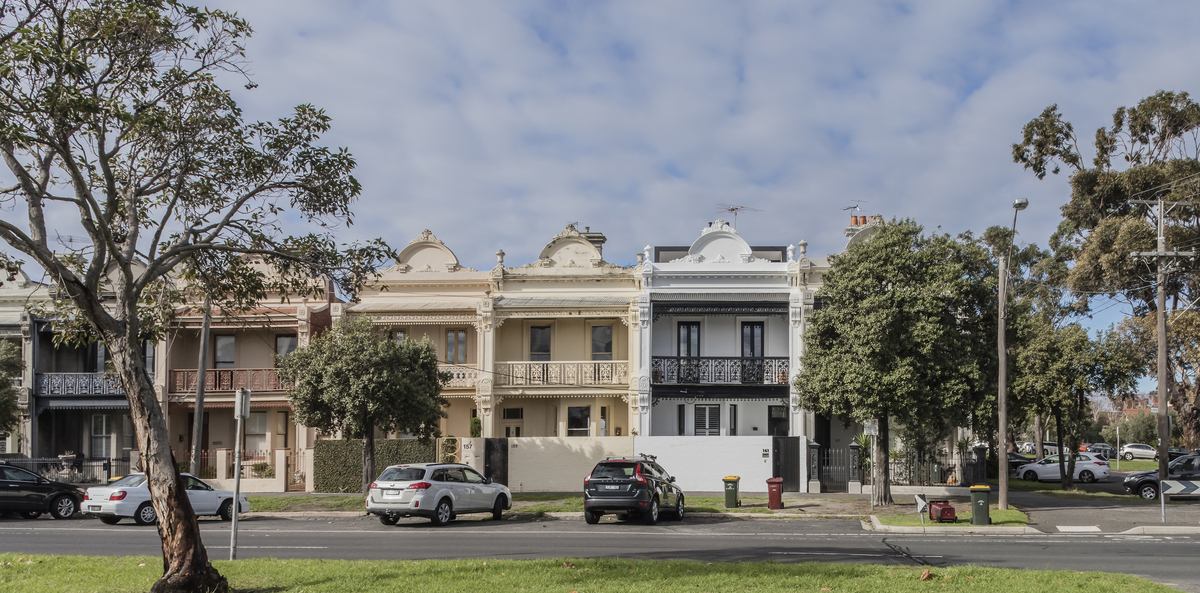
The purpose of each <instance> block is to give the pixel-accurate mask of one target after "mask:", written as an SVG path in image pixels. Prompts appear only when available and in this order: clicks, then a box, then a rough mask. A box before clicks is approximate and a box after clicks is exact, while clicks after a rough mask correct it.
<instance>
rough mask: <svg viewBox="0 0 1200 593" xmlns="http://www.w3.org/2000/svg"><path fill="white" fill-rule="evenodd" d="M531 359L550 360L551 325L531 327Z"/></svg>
mask: <svg viewBox="0 0 1200 593" xmlns="http://www.w3.org/2000/svg"><path fill="white" fill-rule="evenodd" d="M529 360H550V326H549V325H535V326H532V327H530V328H529Z"/></svg>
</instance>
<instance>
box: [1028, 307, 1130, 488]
mask: <svg viewBox="0 0 1200 593" xmlns="http://www.w3.org/2000/svg"><path fill="white" fill-rule="evenodd" d="M1027 331H1028V332H1029V333H1030V334H1031V335H1029V336H1027V337H1026V339H1025V340H1024V343H1023V344H1022V347H1021V348H1019V349H1018V350H1017V356H1016V358H1017V367H1018V368H1019V369H1020V372H1019V373H1018V374H1017V376H1016V377H1015V380H1014V381H1013V393H1014V395H1015V396H1016V397H1017V399H1019V400H1020V401H1022V402H1023V404H1024V405H1025V406H1026V407H1027V408H1029V409H1032V410H1035V411H1036V412H1037V413H1039V414H1041V415H1043V416H1049V417H1051V418H1053V419H1054V425H1055V430H1056V432H1057V437H1056V438H1057V441H1058V443H1059V446H1060V450H1061V451H1066V452H1070V451H1078V450H1079V444H1080V442H1081V436H1082V435H1083V433H1084V431H1085V430H1086V429H1087V428H1088V427H1089V426H1090V425H1091V423H1092V406H1091V400H1092V397H1093V396H1094V395H1096V394H1103V395H1105V396H1108V397H1109V398H1113V399H1115V398H1117V397H1118V396H1120V395H1121V394H1123V393H1128V392H1129V391H1131V390H1132V389H1133V388H1134V385H1135V383H1136V379H1137V376H1138V375H1139V373H1140V371H1139V369H1140V362H1139V359H1138V357H1137V355H1136V353H1135V352H1134V350H1133V347H1132V345H1131V344H1130V343H1129V342H1128V341H1126V340H1124V339H1123V338H1122V336H1121V335H1120V334H1118V333H1117V332H1116V331H1114V330H1109V331H1106V332H1098V333H1097V335H1096V337H1095V338H1094V339H1093V338H1092V337H1091V336H1090V335H1088V332H1087V330H1085V329H1084V328H1083V327H1082V326H1080V325H1079V324H1077V323H1072V324H1068V325H1065V326H1063V327H1055V326H1054V324H1053V323H1052V322H1051V321H1050V320H1049V319H1048V318H1046V317H1045V316H1037V317H1036V318H1035V323H1033V324H1030V325H1029V326H1027ZM1058 467H1059V475H1060V478H1061V483H1062V487H1063V488H1064V489H1069V488H1071V487H1072V486H1073V485H1074V477H1075V457H1074V456H1073V455H1059V457H1058Z"/></svg>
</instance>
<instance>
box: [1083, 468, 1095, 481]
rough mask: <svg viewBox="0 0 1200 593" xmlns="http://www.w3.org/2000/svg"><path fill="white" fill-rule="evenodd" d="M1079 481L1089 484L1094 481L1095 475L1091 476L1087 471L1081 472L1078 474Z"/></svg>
mask: <svg viewBox="0 0 1200 593" xmlns="http://www.w3.org/2000/svg"><path fill="white" fill-rule="evenodd" d="M1079 481H1080V482H1083V483H1084V484H1091V483H1092V482H1095V481H1096V474H1093V473H1092V472H1090V471H1088V470H1083V471H1081V472H1079Z"/></svg>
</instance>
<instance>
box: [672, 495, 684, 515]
mask: <svg viewBox="0 0 1200 593" xmlns="http://www.w3.org/2000/svg"><path fill="white" fill-rule="evenodd" d="M671 518H672V519H674V520H676V521H682V520H683V495H682V494H680V495H679V496H678V497H676V498H675V514H674V515H673V516H672V517H671Z"/></svg>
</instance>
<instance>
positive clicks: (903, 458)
mask: <svg viewBox="0 0 1200 593" xmlns="http://www.w3.org/2000/svg"><path fill="white" fill-rule="evenodd" d="M966 461H967V465H969V463H970V461H971V455H970V454H969V453H968V454H967V459H966ZM888 471H889V473H890V476H891V483H892V485H893V486H959V485H962V480H963V479H962V472H961V468H960V459H959V455H958V454H956V453H949V452H945V451H940V452H938V453H924V454H919V453H912V452H908V453H903V454H900V455H895V456H892V459H890V460H889V461H888Z"/></svg>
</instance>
